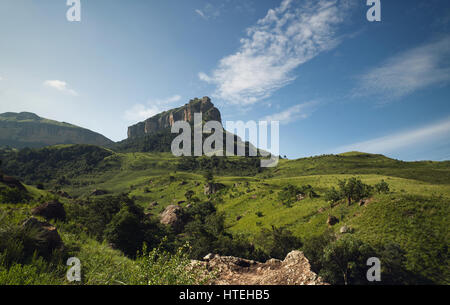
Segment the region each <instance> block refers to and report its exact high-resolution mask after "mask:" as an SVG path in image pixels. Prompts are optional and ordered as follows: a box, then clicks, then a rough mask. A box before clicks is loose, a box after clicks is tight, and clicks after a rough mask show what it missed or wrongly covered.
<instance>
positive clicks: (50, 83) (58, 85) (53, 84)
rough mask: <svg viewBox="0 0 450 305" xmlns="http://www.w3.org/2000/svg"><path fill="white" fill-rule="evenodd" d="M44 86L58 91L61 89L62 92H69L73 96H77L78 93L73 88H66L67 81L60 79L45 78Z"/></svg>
mask: <svg viewBox="0 0 450 305" xmlns="http://www.w3.org/2000/svg"><path fill="white" fill-rule="evenodd" d="M44 86H46V87H49V88H53V89H56V90H58V91H61V92H63V93H66V94H69V95H73V96H77V95H78V93H77V92H76V91H75V90H73V89H69V88H68V86H67V83H66V82H65V81H61V80H46V81H45V82H44Z"/></svg>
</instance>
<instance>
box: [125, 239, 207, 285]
mask: <svg viewBox="0 0 450 305" xmlns="http://www.w3.org/2000/svg"><path fill="white" fill-rule="evenodd" d="M165 241H166V240H163V241H162V243H161V245H160V246H159V247H156V248H154V249H153V250H151V251H147V246H146V245H144V246H143V250H142V253H141V254H140V255H139V256H138V257H137V259H136V263H137V265H138V272H135V273H133V274H132V278H131V280H130V283H128V284H132V285H201V284H205V283H206V282H207V280H208V279H209V278H208V277H206V276H204V275H203V274H205V271H206V270H202V268H200V267H197V268H192V266H191V260H190V259H189V250H190V248H189V246H188V245H187V244H186V245H184V246H183V247H180V248H179V249H178V250H177V251H176V252H175V253H174V254H172V253H170V252H168V251H166V250H163V248H162V244H163V243H164V242H165Z"/></svg>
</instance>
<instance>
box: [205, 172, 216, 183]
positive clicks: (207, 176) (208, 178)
mask: <svg viewBox="0 0 450 305" xmlns="http://www.w3.org/2000/svg"><path fill="white" fill-rule="evenodd" d="M203 177H205V180H206V182H212V181H213V180H214V175H213V173H212V171H210V170H208V171H206V172H205V173H204V174H203Z"/></svg>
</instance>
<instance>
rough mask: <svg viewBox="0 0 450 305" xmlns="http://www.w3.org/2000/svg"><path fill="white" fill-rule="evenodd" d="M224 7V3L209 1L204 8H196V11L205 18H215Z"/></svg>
mask: <svg viewBox="0 0 450 305" xmlns="http://www.w3.org/2000/svg"><path fill="white" fill-rule="evenodd" d="M223 7H224V4H223V3H221V4H219V5H213V4H211V3H207V4H205V6H204V7H203V8H202V9H195V12H196V13H197V14H198V15H199V16H200V17H202V18H203V19H205V20H209V19H215V18H217V17H219V16H220V14H221V10H222V9H223Z"/></svg>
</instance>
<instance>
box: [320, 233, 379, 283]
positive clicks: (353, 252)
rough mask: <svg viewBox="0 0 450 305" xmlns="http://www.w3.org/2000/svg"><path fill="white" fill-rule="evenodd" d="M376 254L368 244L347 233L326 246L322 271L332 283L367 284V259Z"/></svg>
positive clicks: (321, 273)
mask: <svg viewBox="0 0 450 305" xmlns="http://www.w3.org/2000/svg"><path fill="white" fill-rule="evenodd" d="M373 256H376V255H375V253H374V250H373V249H372V248H371V247H370V246H369V245H368V244H365V243H363V242H362V241H360V240H359V239H356V238H354V237H353V236H352V235H345V236H343V237H342V238H340V239H338V240H337V241H335V242H334V243H331V244H329V245H328V246H326V247H325V249H324V252H323V257H322V261H321V263H322V265H323V268H322V270H321V272H320V275H322V276H323V277H324V278H325V280H326V281H328V282H329V283H331V284H344V285H348V284H351V285H355V284H367V279H366V272H367V265H366V263H367V259H368V258H370V257H373Z"/></svg>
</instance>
